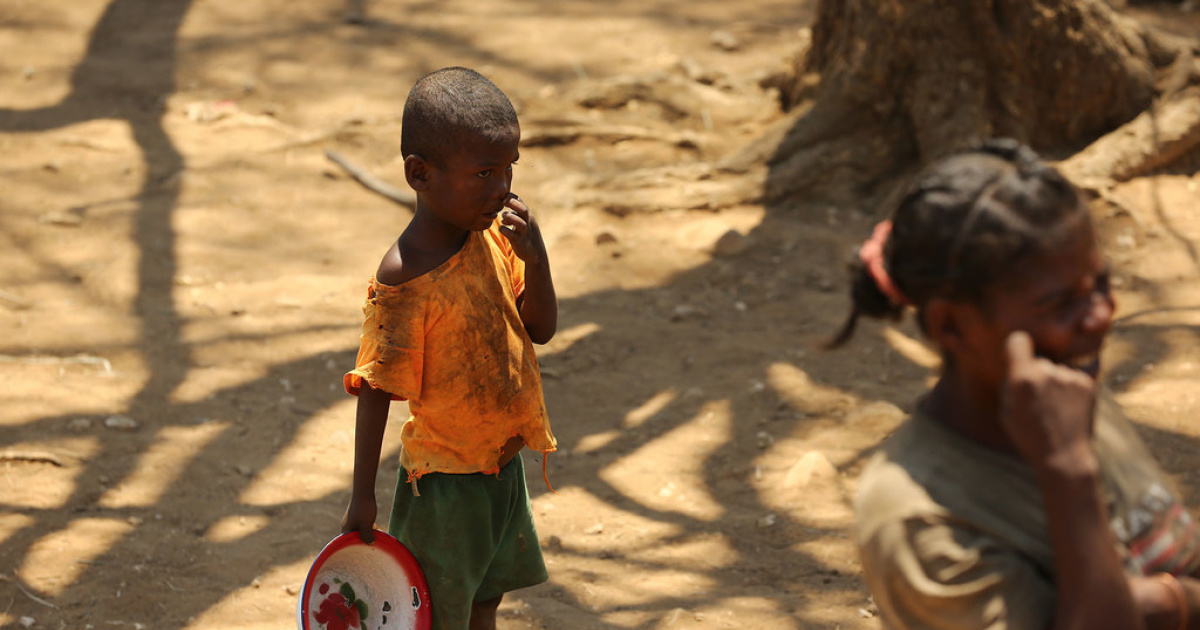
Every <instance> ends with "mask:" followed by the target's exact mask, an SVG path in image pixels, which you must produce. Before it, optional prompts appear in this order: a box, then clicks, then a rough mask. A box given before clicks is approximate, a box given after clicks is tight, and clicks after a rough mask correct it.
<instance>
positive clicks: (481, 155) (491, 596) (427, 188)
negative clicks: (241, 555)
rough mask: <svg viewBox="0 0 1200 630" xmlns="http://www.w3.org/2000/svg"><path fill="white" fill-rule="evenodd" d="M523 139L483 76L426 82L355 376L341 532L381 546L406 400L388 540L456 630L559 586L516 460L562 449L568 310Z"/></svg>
mask: <svg viewBox="0 0 1200 630" xmlns="http://www.w3.org/2000/svg"><path fill="white" fill-rule="evenodd" d="M520 138H521V129H520V126H519V125H518V123H517V115H516V112H515V110H514V109H513V106H512V103H510V102H509V100H508V98H507V97H505V95H504V93H503V92H501V91H500V89H499V88H497V87H496V86H495V85H493V84H492V83H491V82H490V81H488V80H487V79H486V78H484V77H483V76H481V75H480V74H478V73H477V72H475V71H473V70H469V69H466V68H458V67H455V68H445V69H442V70H438V71H436V72H433V73H431V74H429V75H427V76H425V77H424V78H422V79H420V80H419V81H417V83H416V84H415V85H414V86H413V88H412V91H411V92H410V93H409V96H408V101H407V102H406V103H405V106H404V117H403V122H402V128H401V137H400V151H401V152H402V154H403V155H404V174H405V178H406V179H407V180H408V183H409V185H410V186H411V187H412V188H413V190H415V191H416V194H417V208H416V213H415V214H414V216H413V218H412V221H411V222H409V224H408V227H406V228H405V229H404V232H403V233H402V234H401V235H400V238H399V239H398V240H397V241H396V243H395V244H393V245H392V247H391V249H389V250H388V252H387V254H385V255H384V257H383V261H382V262H381V263H380V264H379V269H378V271H377V272H376V274H375V277H374V278H373V279H372V280H371V282H370V286H369V290H368V293H367V301H366V304H365V305H364V306H363V312H364V315H365V322H364V323H363V334H362V338H361V346H360V348H359V352H358V358H357V360H356V361H355V368H354V370H353V371H351V372H349V373H348V374H346V377H345V387H346V390H347V391H348V392H349V393H351V394H354V395H357V396H358V412H357V419H356V435H355V441H354V481H353V491H352V494H351V497H350V504H349V506H348V507H347V508H346V515H345V517H344V518H343V521H342V531H343V532H345V531H351V530H355V531H358V532H359V533H360V534H362V536H363V538H364V539H366V540H367V541H369V542H370V541H374V535H373V534H372V527H373V526H374V523H375V517H376V510H377V507H376V501H375V492H374V488H375V474H376V471H377V470H378V467H379V454H380V447H381V443H382V440H383V433H384V427H385V425H386V423H387V417H388V407H389V403H390V402H391V401H392V400H407V401H408V406H409V410H410V412H411V417H410V418H409V419H408V420H407V421H406V422H405V423H404V424H403V426H402V428H401V441H402V444H403V449H402V450H401V454H400V465H401V470H400V475H399V479H397V484H396V497H395V502H394V505H393V507H392V514H391V522H390V524H389V526H388V531H389V532H390V533H391V534H392V535H394V536H396V537H397V538H398V539H399V540H400V541H401V542H403V543H404V544H405V545H406V546H408V548H409V549H410V550H411V551H412V552H413V554H414V555H415V556H416V557H417V560H418V561H419V562H420V564H421V568H422V570H423V571H424V572H425V576H426V579H427V580H428V582H429V588H430V597H431V600H432V608H433V627H434V628H436V629H442V630H465V629H468V628H469V629H470V630H476V629H483V628H495V624H496V608H497V607H498V606H499V605H500V599H501V598H502V597H503V595H504V593H505V592H507V591H511V590H515V589H519V588H524V587H527V586H533V585H535V584H539V583H541V582H544V581H545V580H546V579H547V575H546V567H545V564H544V562H543V561H542V555H541V549H540V548H539V546H538V539H537V533H536V531H535V529H534V525H533V514H532V510H531V508H530V504H529V494H528V491H527V489H526V487H525V473H524V468H523V466H522V463H521V458H520V457H518V456H517V455H518V452H519V451H520V450H521V448H522V447H523V446H528V447H530V448H531V449H533V450H536V451H540V452H542V453H543V457H544V454H545V453H549V452H552V451H554V450H555V444H556V442H555V439H554V435H553V434H552V433H551V431H550V423H549V420H548V418H547V415H546V407H545V403H544V402H543V399H542V384H541V376H540V373H539V371H538V362H537V357H536V355H535V354H534V350H533V343H546V342H547V341H549V340H550V338H551V337H553V336H554V333H555V331H556V330H557V327H558V301H557V298H556V297H555V293H554V283H553V282H552V280H551V278H550V264H549V262H548V261H547V258H546V246H545V243H544V242H543V241H542V235H541V231H540V230H539V228H538V224H537V222H536V221H535V220H534V219H533V217H532V216H531V215H530V213H529V208H528V207H527V206H526V205H525V203H524V202H523V201H521V200H520V199H519V198H518V197H517V196H516V195H515V194H513V193H511V192H510V188H511V185H512V167H513V164H515V163H516V162H517V157H518V151H517V145H518V142H519V141H520Z"/></svg>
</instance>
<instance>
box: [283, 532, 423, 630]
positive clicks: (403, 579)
mask: <svg viewBox="0 0 1200 630" xmlns="http://www.w3.org/2000/svg"><path fill="white" fill-rule="evenodd" d="M296 626H297V627H298V628H299V629H300V630H428V629H429V627H430V610H429V586H428V585H427V584H426V582H425V575H424V574H423V573H421V567H420V566H419V565H418V564H417V559H416V558H414V557H413V555H412V553H411V552H409V550H408V549H407V548H406V547H405V546H404V545H403V544H401V543H400V541H399V540H396V539H395V538H393V537H392V536H389V535H388V534H386V533H384V532H381V531H378V530H376V531H375V543H374V544H371V545H368V544H367V543H365V542H363V540H362V537H361V536H359V535H358V532H346V533H344V534H342V535H340V536H338V537H337V538H334V539H333V540H331V541H329V544H327V545H325V548H324V549H322V550H321V553H320V554H319V555H317V559H316V561H315V562H313V565H312V568H310V569H309V570H308V577H307V578H306V579H305V580H304V588H303V589H302V590H301V591H300V599H299V601H298V602H296Z"/></svg>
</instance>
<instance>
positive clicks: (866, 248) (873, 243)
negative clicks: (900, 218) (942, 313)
mask: <svg viewBox="0 0 1200 630" xmlns="http://www.w3.org/2000/svg"><path fill="white" fill-rule="evenodd" d="M891 233H892V222H891V221H880V222H879V223H878V224H876V225H875V231H874V232H873V233H872V234H871V238H869V239H867V241H866V242H865V243H863V244H862V247H860V248H858V259H859V260H861V261H862V263H863V265H864V266H866V268H867V273H870V274H871V278H872V279H873V280H875V286H877V287H879V292H880V293H882V294H883V295H884V296H885V297H886V298H887V299H888V301H890V302H891V303H892V304H895V305H896V306H909V305H911V304H912V303H911V302H909V301H908V298H906V297H904V294H903V293H901V292H900V289H898V288H896V284H895V283H894V282H892V277H891V275H889V274H888V271H887V267H885V266H884V264H883V244H884V243H886V242H887V239H888V236H889V235H891Z"/></svg>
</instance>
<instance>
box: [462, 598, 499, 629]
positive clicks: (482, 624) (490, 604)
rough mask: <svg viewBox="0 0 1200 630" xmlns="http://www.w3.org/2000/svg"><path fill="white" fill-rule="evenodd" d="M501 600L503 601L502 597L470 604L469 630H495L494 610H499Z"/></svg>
mask: <svg viewBox="0 0 1200 630" xmlns="http://www.w3.org/2000/svg"><path fill="white" fill-rule="evenodd" d="M502 599H504V596H503V595H501V596H500V597H495V598H493V599H489V600H487V601H486V602H475V603H474V604H471V628H470V630H496V610H497V609H498V608H500V600H502Z"/></svg>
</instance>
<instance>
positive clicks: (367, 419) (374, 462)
mask: <svg viewBox="0 0 1200 630" xmlns="http://www.w3.org/2000/svg"><path fill="white" fill-rule="evenodd" d="M391 402H392V395H391V394H389V393H387V392H385V391H383V390H381V389H375V388H374V387H371V385H370V384H369V383H367V381H366V379H363V383H362V387H361V388H360V389H359V392H358V411H357V413H356V417H355V422H354V481H353V486H352V488H351V491H350V504H349V505H348V506H347V507H346V515H345V516H344V517H342V531H343V532H348V531H351V530H354V531H357V532H358V533H359V535H360V536H362V538H363V540H365V541H367V542H368V543H373V542H375V517H376V515H377V513H378V506H377V504H376V502H375V474H376V473H377V472H378V471H379V452H380V450H381V449H382V447H383V433H384V429H385V428H387V419H388V409H389V408H390V406H391Z"/></svg>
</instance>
